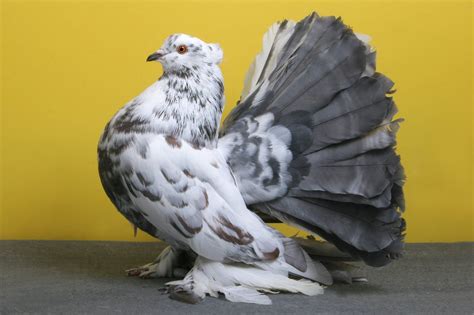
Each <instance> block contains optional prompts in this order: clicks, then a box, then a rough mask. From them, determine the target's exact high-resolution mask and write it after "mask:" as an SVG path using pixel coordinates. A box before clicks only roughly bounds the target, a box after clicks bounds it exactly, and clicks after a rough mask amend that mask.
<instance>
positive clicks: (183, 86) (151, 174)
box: [98, 13, 405, 304]
mask: <svg viewBox="0 0 474 315" xmlns="http://www.w3.org/2000/svg"><path fill="white" fill-rule="evenodd" d="M369 40H370V38H369V37H368V36H366V35H362V34H356V33H354V32H353V31H352V30H351V28H349V27H348V26H346V25H345V24H344V23H343V22H342V20H341V18H336V17H332V16H330V17H322V16H319V15H318V14H316V13H312V14H311V15H309V16H307V17H305V18H304V19H302V20H301V21H299V22H293V21H290V20H284V21H280V22H277V23H275V24H273V25H272V26H271V27H270V29H269V30H268V32H267V33H266V34H265V35H264V38H263V49H262V51H261V52H260V53H259V54H258V55H257V56H256V58H255V60H254V62H253V64H252V65H251V66H250V69H249V70H248V73H247V76H246V78H245V82H244V88H243V91H242V94H241V97H240V100H239V102H238V103H237V105H236V107H235V108H234V109H233V110H232V111H231V112H230V114H229V115H228V116H227V117H226V119H225V120H224V122H223V123H222V125H220V121H221V116H222V111H223V107H224V103H225V100H224V83H223V76H222V73H221V70H220V68H219V65H220V63H221V61H222V58H223V52H222V49H221V48H220V46H219V45H218V44H212V43H206V42H204V41H202V40H200V39H198V38H196V37H193V36H190V35H186V34H173V35H171V36H169V37H168V38H167V39H166V40H165V42H164V44H163V45H162V46H161V48H160V49H159V50H157V51H156V52H154V53H153V54H151V55H150V56H149V57H148V58H147V61H150V62H151V61H155V62H159V63H161V65H162V67H163V74H162V76H161V77H160V78H159V80H157V81H156V82H155V83H153V84H152V85H151V86H150V87H148V88H147V89H146V90H145V91H143V92H142V93H141V94H140V95H138V96H137V97H135V98H133V99H132V100H131V101H130V102H128V103H127V104H126V105H125V106H124V107H123V108H121V109H120V110H119V111H118V112H117V113H116V114H115V115H114V116H113V118H112V119H111V120H110V121H109V122H108V123H107V125H106V126H105V129H104V132H103V134H102V136H101V137H100V140H99V145H98V164H99V175H100V179H101V182H102V185H103V188H104V190H105V192H106V194H107V195H108V197H109V199H110V200H111V201H112V203H113V204H114V205H115V207H116V208H117V209H118V211H119V212H120V213H121V214H122V215H123V216H124V217H125V218H126V219H127V220H128V221H130V222H131V223H132V225H133V226H134V228H135V231H136V229H137V228H138V229H140V230H142V231H144V232H146V233H148V234H149V235H151V236H153V237H155V238H158V239H160V240H162V241H165V242H166V243H167V244H169V247H167V248H166V249H165V250H164V251H163V252H162V253H161V254H160V255H159V256H158V258H156V260H155V261H153V262H152V263H149V264H147V265H144V266H142V267H138V268H134V269H130V270H129V271H128V274H129V275H137V276H141V277H150V278H154V277H176V278H179V280H175V281H172V282H169V283H167V293H168V294H169V297H170V298H172V299H176V300H179V301H182V302H186V303H198V302H200V301H202V300H203V299H204V298H205V297H206V296H212V297H218V296H219V295H223V296H224V297H225V298H226V299H227V300H229V301H232V302H245V303H257V304H271V299H270V298H269V297H268V293H272V294H274V293H278V292H291V293H300V294H304V295H308V296H314V295H318V294H322V293H323V290H324V287H326V286H328V285H331V284H332V283H333V282H334V281H338V280H339V281H342V282H347V283H351V282H353V281H365V280H366V279H365V277H364V275H363V274H361V273H360V268H358V267H357V266H355V265H353V264H352V263H351V262H355V263H359V262H360V263H363V264H365V265H368V266H373V267H380V266H384V265H386V264H388V263H390V262H391V261H393V260H395V259H397V258H399V257H400V256H401V255H402V253H403V246H404V235H405V221H404V219H403V218H402V213H403V211H404V209H405V203H404V197H403V184H404V181H405V176H404V172H403V167H402V166H401V162H400V157H399V156H398V155H397V154H396V152H395V145H396V133H397V131H398V129H399V123H400V122H401V121H402V120H401V119H394V115H395V114H396V113H397V107H396V106H395V103H394V101H393V99H392V95H391V94H392V93H393V92H394V90H393V85H394V84H393V82H392V81H391V80H390V79H388V78H387V77H386V76H384V75H383V74H381V73H378V72H376V70H375V57H376V52H375V50H374V49H373V48H372V47H371V46H370V45H369V43H368V42H369ZM271 222H283V223H286V224H289V225H292V226H295V227H297V228H300V229H302V230H304V231H307V232H309V233H310V234H312V235H318V236H319V237H321V238H323V239H325V240H326V241H327V242H325V243H322V242H321V241H319V240H316V239H315V238H308V239H301V238H289V237H286V236H284V235H283V234H281V233H280V232H279V231H277V230H276V229H274V228H272V227H271V226H270V225H268V223H271Z"/></svg>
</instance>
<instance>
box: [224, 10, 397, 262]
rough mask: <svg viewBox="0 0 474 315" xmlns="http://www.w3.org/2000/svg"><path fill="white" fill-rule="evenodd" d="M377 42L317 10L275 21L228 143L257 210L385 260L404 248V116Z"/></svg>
mask: <svg viewBox="0 0 474 315" xmlns="http://www.w3.org/2000/svg"><path fill="white" fill-rule="evenodd" d="M367 41H368V37H367V36H364V35H356V34H354V33H353V32H352V30H351V29H350V28H348V27H347V26H346V25H344V24H343V23H342V21H341V19H339V18H335V17H319V16H317V14H315V13H313V14H312V15H310V16H308V17H306V18H305V19H303V20H302V21H300V22H298V23H293V22H289V21H283V22H280V23H277V24H275V25H273V26H272V27H271V29H270V31H269V33H267V34H266V35H265V38H264V48H263V50H262V52H261V53H260V54H259V55H258V56H257V58H256V59H255V62H254V64H253V65H252V67H251V69H250V71H249V73H248V76H247V78H246V81H245V82H246V83H245V87H244V91H243V92H242V97H241V102H240V103H239V104H238V106H237V107H236V108H235V109H234V110H233V111H232V112H231V113H230V114H229V116H228V117H227V119H226V120H225V123H224V128H222V131H221V139H220V141H219V148H220V149H221V151H222V153H223V154H224V155H225V156H226V158H227V161H228V163H229V165H230V166H231V167H232V170H233V172H234V174H235V176H236V178H237V181H238V184H239V187H240V188H241V191H242V193H243V195H244V198H245V200H246V202H247V203H248V204H251V205H252V207H253V208H254V209H257V210H259V211H261V212H263V213H265V214H266V215H269V216H271V217H273V218H276V219H278V220H280V221H282V222H286V223H289V224H292V225H296V226H298V227H300V228H303V229H305V230H307V231H310V232H312V233H316V234H319V235H320V236H321V237H323V238H325V239H326V240H328V241H330V242H332V243H333V244H334V245H335V246H337V248H339V249H340V250H342V251H344V252H346V253H349V254H350V255H352V256H353V257H356V258H359V259H362V260H364V261H365V262H366V263H367V264H369V265H372V266H382V265H385V264H387V263H389V262H390V261H391V260H393V259H396V258H398V257H399V256H400V254H401V252H402V250H403V238H404V230H405V222H404V220H403V218H402V217H401V212H402V211H403V210H404V207H405V205H404V198H403V189H402V187H403V182H404V173H403V168H402V166H401V164H400V158H399V156H398V155H397V154H396V153H395V144H396V142H395V141H396V132H397V131H398V128H399V123H400V122H401V120H400V119H397V120H394V118H393V117H394V115H395V114H396V113H397V108H396V106H395V103H394V102H393V99H392V97H391V94H392V93H393V90H392V89H393V83H392V82H391V81H390V80H389V79H388V78H387V77H385V76H384V75H382V74H380V73H377V72H375V51H374V50H373V49H372V48H371V47H370V46H369V45H368V43H367Z"/></svg>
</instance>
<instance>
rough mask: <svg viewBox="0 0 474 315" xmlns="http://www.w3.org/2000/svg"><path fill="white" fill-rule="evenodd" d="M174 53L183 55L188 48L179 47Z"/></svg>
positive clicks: (184, 46)
mask: <svg viewBox="0 0 474 315" xmlns="http://www.w3.org/2000/svg"><path fill="white" fill-rule="evenodd" d="M176 51H177V52H178V54H181V55H182V54H185V53H186V52H187V51H188V47H186V45H179V46H178V48H176Z"/></svg>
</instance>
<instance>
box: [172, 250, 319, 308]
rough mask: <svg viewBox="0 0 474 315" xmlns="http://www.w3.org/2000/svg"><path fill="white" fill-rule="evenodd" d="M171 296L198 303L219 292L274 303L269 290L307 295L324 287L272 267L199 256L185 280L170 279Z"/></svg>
mask: <svg viewBox="0 0 474 315" xmlns="http://www.w3.org/2000/svg"><path fill="white" fill-rule="evenodd" d="M167 285H168V286H169V293H170V298H171V299H174V300H178V301H181V302H185V303H192V304H196V303H199V302H201V301H202V300H204V298H205V297H206V295H210V296H212V297H218V296H219V294H222V295H224V297H225V298H226V299H227V300H228V301H231V302H243V303H255V304H267V305H268V304H272V301H271V300H270V298H269V297H268V296H267V295H266V294H265V293H272V294H275V293H278V292H292V293H302V294H305V295H317V294H322V293H323V288H322V287H321V286H320V285H319V284H318V283H315V282H312V281H309V280H304V279H300V280H294V279H290V278H289V277H288V275H284V274H281V273H278V272H275V271H272V270H263V269H261V268H259V267H252V266H250V265H246V264H242V263H233V264H224V263H220V262H215V261H210V260H207V259H205V258H203V257H198V259H196V263H195V265H194V267H193V268H192V269H191V270H190V271H189V273H188V274H187V275H186V277H184V279H182V280H177V281H172V282H168V283H167Z"/></svg>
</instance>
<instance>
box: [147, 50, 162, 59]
mask: <svg viewBox="0 0 474 315" xmlns="http://www.w3.org/2000/svg"><path fill="white" fill-rule="evenodd" d="M164 55H165V53H164V52H163V51H162V50H158V51H156V52H154V53H152V54H151V55H150V56H148V58H146V61H155V60H159V59H160V58H161V57H163V56H164Z"/></svg>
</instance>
